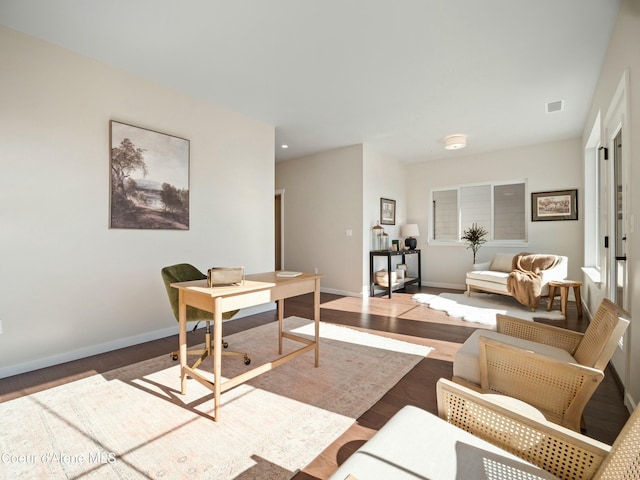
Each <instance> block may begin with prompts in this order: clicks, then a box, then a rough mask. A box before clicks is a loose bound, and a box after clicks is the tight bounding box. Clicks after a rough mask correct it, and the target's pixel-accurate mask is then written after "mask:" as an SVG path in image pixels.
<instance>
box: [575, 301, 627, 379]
mask: <svg viewBox="0 0 640 480" xmlns="http://www.w3.org/2000/svg"><path fill="white" fill-rule="evenodd" d="M628 325H629V314H628V313H627V312H625V311H624V310H623V309H621V308H620V307H619V306H617V305H616V304H615V303H613V302H611V301H610V300H607V299H606V298H605V299H604V300H602V303H601V304H600V306H599V307H598V310H597V311H596V314H595V315H594V316H593V318H592V319H591V322H590V323H589V326H588V327H587V330H586V331H585V332H584V337H583V338H582V341H581V342H580V345H578V348H577V349H576V351H575V353H574V355H573V356H574V358H575V359H576V361H577V362H578V363H580V364H581V365H585V366H587V367H593V368H597V369H598V370H604V369H605V367H606V366H607V363H609V360H610V359H611V356H612V355H613V352H614V350H615V348H616V345H617V343H618V341H619V340H620V337H622V334H623V333H624V330H625V329H626V328H627V326H628Z"/></svg>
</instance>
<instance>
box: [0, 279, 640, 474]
mask: <svg viewBox="0 0 640 480" xmlns="http://www.w3.org/2000/svg"><path fill="white" fill-rule="evenodd" d="M418 291H420V292H424V293H439V292H441V291H443V290H441V289H438V290H436V289H431V288H425V287H413V288H412V289H408V292H407V295H405V296H403V295H401V294H394V299H393V300H394V301H393V302H389V301H388V300H387V299H386V298H379V297H376V298H374V299H369V300H368V301H367V302H363V301H362V300H361V299H354V300H353V301H341V305H342V306H341V308H342V309H340V310H338V309H336V308H322V311H321V318H322V320H323V321H324V322H329V323H335V324H340V325H346V326H350V327H353V328H357V329H362V330H365V331H369V332H371V333H376V334H379V335H384V336H390V337H393V338H399V339H403V340H407V341H411V342H414V343H421V344H424V345H429V346H432V347H434V351H433V352H432V353H431V354H430V355H429V356H428V357H426V358H425V359H424V360H422V361H421V362H419V363H418V364H417V365H416V366H415V367H414V368H413V369H412V370H411V371H410V372H409V373H408V374H407V375H405V376H404V378H402V379H401V380H400V381H399V382H398V383H397V384H396V385H395V386H394V387H393V388H392V389H391V390H389V391H388V392H387V393H386V394H385V395H384V396H383V397H382V398H381V399H380V400H379V401H378V402H377V403H376V404H375V405H373V406H372V407H371V408H370V409H369V410H368V411H366V412H365V413H364V414H363V415H362V416H361V417H360V418H358V419H357V421H356V422H354V424H353V426H352V427H351V428H349V429H348V430H347V431H346V432H345V433H344V434H343V435H342V436H341V437H340V438H338V439H336V441H334V442H333V443H332V444H331V445H329V446H328V447H327V448H326V449H325V450H324V451H323V452H322V453H321V454H320V455H319V456H318V457H317V458H316V459H315V460H313V461H312V462H311V463H310V464H309V465H307V466H306V467H305V468H304V469H303V470H302V471H301V472H297V473H296V474H295V475H294V477H293V479H294V480H313V479H324V478H327V477H328V476H329V475H330V474H331V473H333V471H334V470H335V469H336V468H337V466H338V465H339V464H341V463H342V462H343V461H344V460H345V459H346V458H347V457H348V456H349V455H350V454H351V453H353V452H354V451H355V450H356V449H357V448H358V447H359V446H360V445H362V444H363V443H364V442H365V441H366V440H367V439H369V438H371V436H372V435H373V434H374V433H375V432H376V431H377V430H378V429H379V428H380V427H382V425H384V424H385V423H386V421H387V420H388V419H389V418H390V417H391V416H392V415H393V414H394V413H395V412H397V411H398V410H399V409H400V408H402V407H403V406H404V405H415V406H418V407H421V408H423V409H425V410H428V411H430V412H432V413H436V412H437V405H436V393H435V384H436V382H437V380H438V379H439V378H441V377H445V378H451V375H452V371H453V367H452V363H451V359H452V355H453V354H454V353H455V349H456V348H457V345H459V344H461V343H463V342H464V340H465V339H466V338H467V337H468V336H469V335H470V334H471V333H472V332H473V331H474V330H475V329H476V328H477V325H473V326H469V325H468V324H467V325H465V323H464V322H459V321H455V320H452V319H449V318H448V317H447V316H446V314H444V313H442V312H437V311H434V310H429V309H427V311H426V312H427V313H426V314H423V315H422V316H421V317H420V318H416V317H415V316H412V315H410V314H409V315H406V314H405V312H406V310H407V308H411V304H410V302H409V303H408V302H407V298H409V299H410V294H412V293H415V292H418ZM342 298H344V297H340V296H338V295H331V294H322V295H321V301H322V303H323V304H325V303H327V304H328V303H329V302H333V301H336V300H339V299H342ZM403 301H404V302H405V303H404V305H405V307H406V308H405V307H403V305H402V303H403ZM329 306H331V305H329V304H328V305H326V307H329ZM290 315H297V316H301V317H308V318H311V317H312V315H313V304H312V296H311V295H303V296H300V297H296V298H293V299H289V300H287V301H286V303H285V316H290ZM275 319H276V313H275V312H274V311H271V312H266V313H261V314H257V315H253V316H250V317H245V318H240V319H237V320H233V321H231V322H225V323H224V325H223V332H224V335H231V334H233V333H236V332H238V331H242V330H246V329H249V328H253V327H256V326H259V325H263V324H265V323H268V322H272V321H274V320H275ZM553 324H555V325H559V326H562V327H565V328H571V329H574V330H577V331H584V329H585V328H586V326H587V320H586V319H579V318H578V316H577V312H576V309H575V305H573V304H571V305H570V306H569V311H568V315H567V319H566V320H565V321H564V322H553ZM189 336H190V338H189V343H190V344H194V343H197V342H198V341H204V332H203V329H199V330H197V331H196V332H194V333H189ZM177 342H178V340H177V336H172V337H167V338H164V339H160V340H156V341H153V342H147V343H145V344H142V345H136V346H133V347H128V348H123V349H120V350H116V351H113V352H108V353H104V354H101V355H95V356H92V357H88V358H85V359H81V360H77V361H73V362H68V363H65V364H62V365H57V366H55V367H50V368H45V369H41V370H37V371H34V372H29V373H25V374H22V375H16V376H13V377H9V378H5V379H0V402H5V401H8V400H11V399H13V398H17V397H20V396H24V395H28V394H30V393H34V392H37V391H42V390H45V389H47V388H52V387H54V386H58V385H64V384H65V383H68V382H71V381H74V380H77V379H80V378H84V377H87V376H90V375H95V374H98V373H104V372H107V371H109V370H112V369H114V368H119V367H122V366H125V365H129V364H132V363H135V362H139V361H142V360H145V359H148V358H151V357H154V356H158V355H163V354H168V353H169V352H170V351H172V350H174V349H175V347H176V345H177ZM373 373H374V372H372V374H373ZM627 418H628V412H627V409H626V408H625V407H624V404H623V398H622V393H621V391H620V389H619V387H618V384H617V382H616V379H615V378H614V374H613V372H611V371H609V370H608V371H607V374H606V375H605V379H604V381H603V382H602V384H601V385H600V386H599V388H598V390H597V392H596V393H595V395H594V396H593V397H592V399H591V401H590V402H589V405H588V406H587V409H586V411H585V421H586V425H587V435H589V436H591V437H593V438H595V439H597V440H600V441H603V442H605V443H607V444H611V443H612V442H613V440H614V439H615V437H616V436H617V434H618V433H619V431H620V429H621V428H622V426H623V425H624V422H625V421H626V419H627Z"/></svg>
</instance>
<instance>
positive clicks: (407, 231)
mask: <svg viewBox="0 0 640 480" xmlns="http://www.w3.org/2000/svg"><path fill="white" fill-rule="evenodd" d="M400 236H402V237H406V238H405V240H404V245H405V247H407V248H408V249H409V250H415V249H416V246H417V245H418V241H417V240H416V239H415V238H414V237H419V236H420V232H419V231H418V225H417V224H415V223H407V224H406V225H403V226H402V227H401V228H400Z"/></svg>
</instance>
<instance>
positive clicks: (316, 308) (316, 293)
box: [313, 278, 320, 367]
mask: <svg viewBox="0 0 640 480" xmlns="http://www.w3.org/2000/svg"><path fill="white" fill-rule="evenodd" d="M313 320H314V323H315V334H316V338H315V340H316V364H315V365H316V367H317V366H318V365H319V364H320V279H319V278H316V284H315V288H314V290H313Z"/></svg>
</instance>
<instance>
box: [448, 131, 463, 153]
mask: <svg viewBox="0 0 640 480" xmlns="http://www.w3.org/2000/svg"><path fill="white" fill-rule="evenodd" d="M466 146H467V136H466V135H462V134H455V135H449V136H447V137H444V148H446V149H447V150H459V149H461V148H464V147H466Z"/></svg>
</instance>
